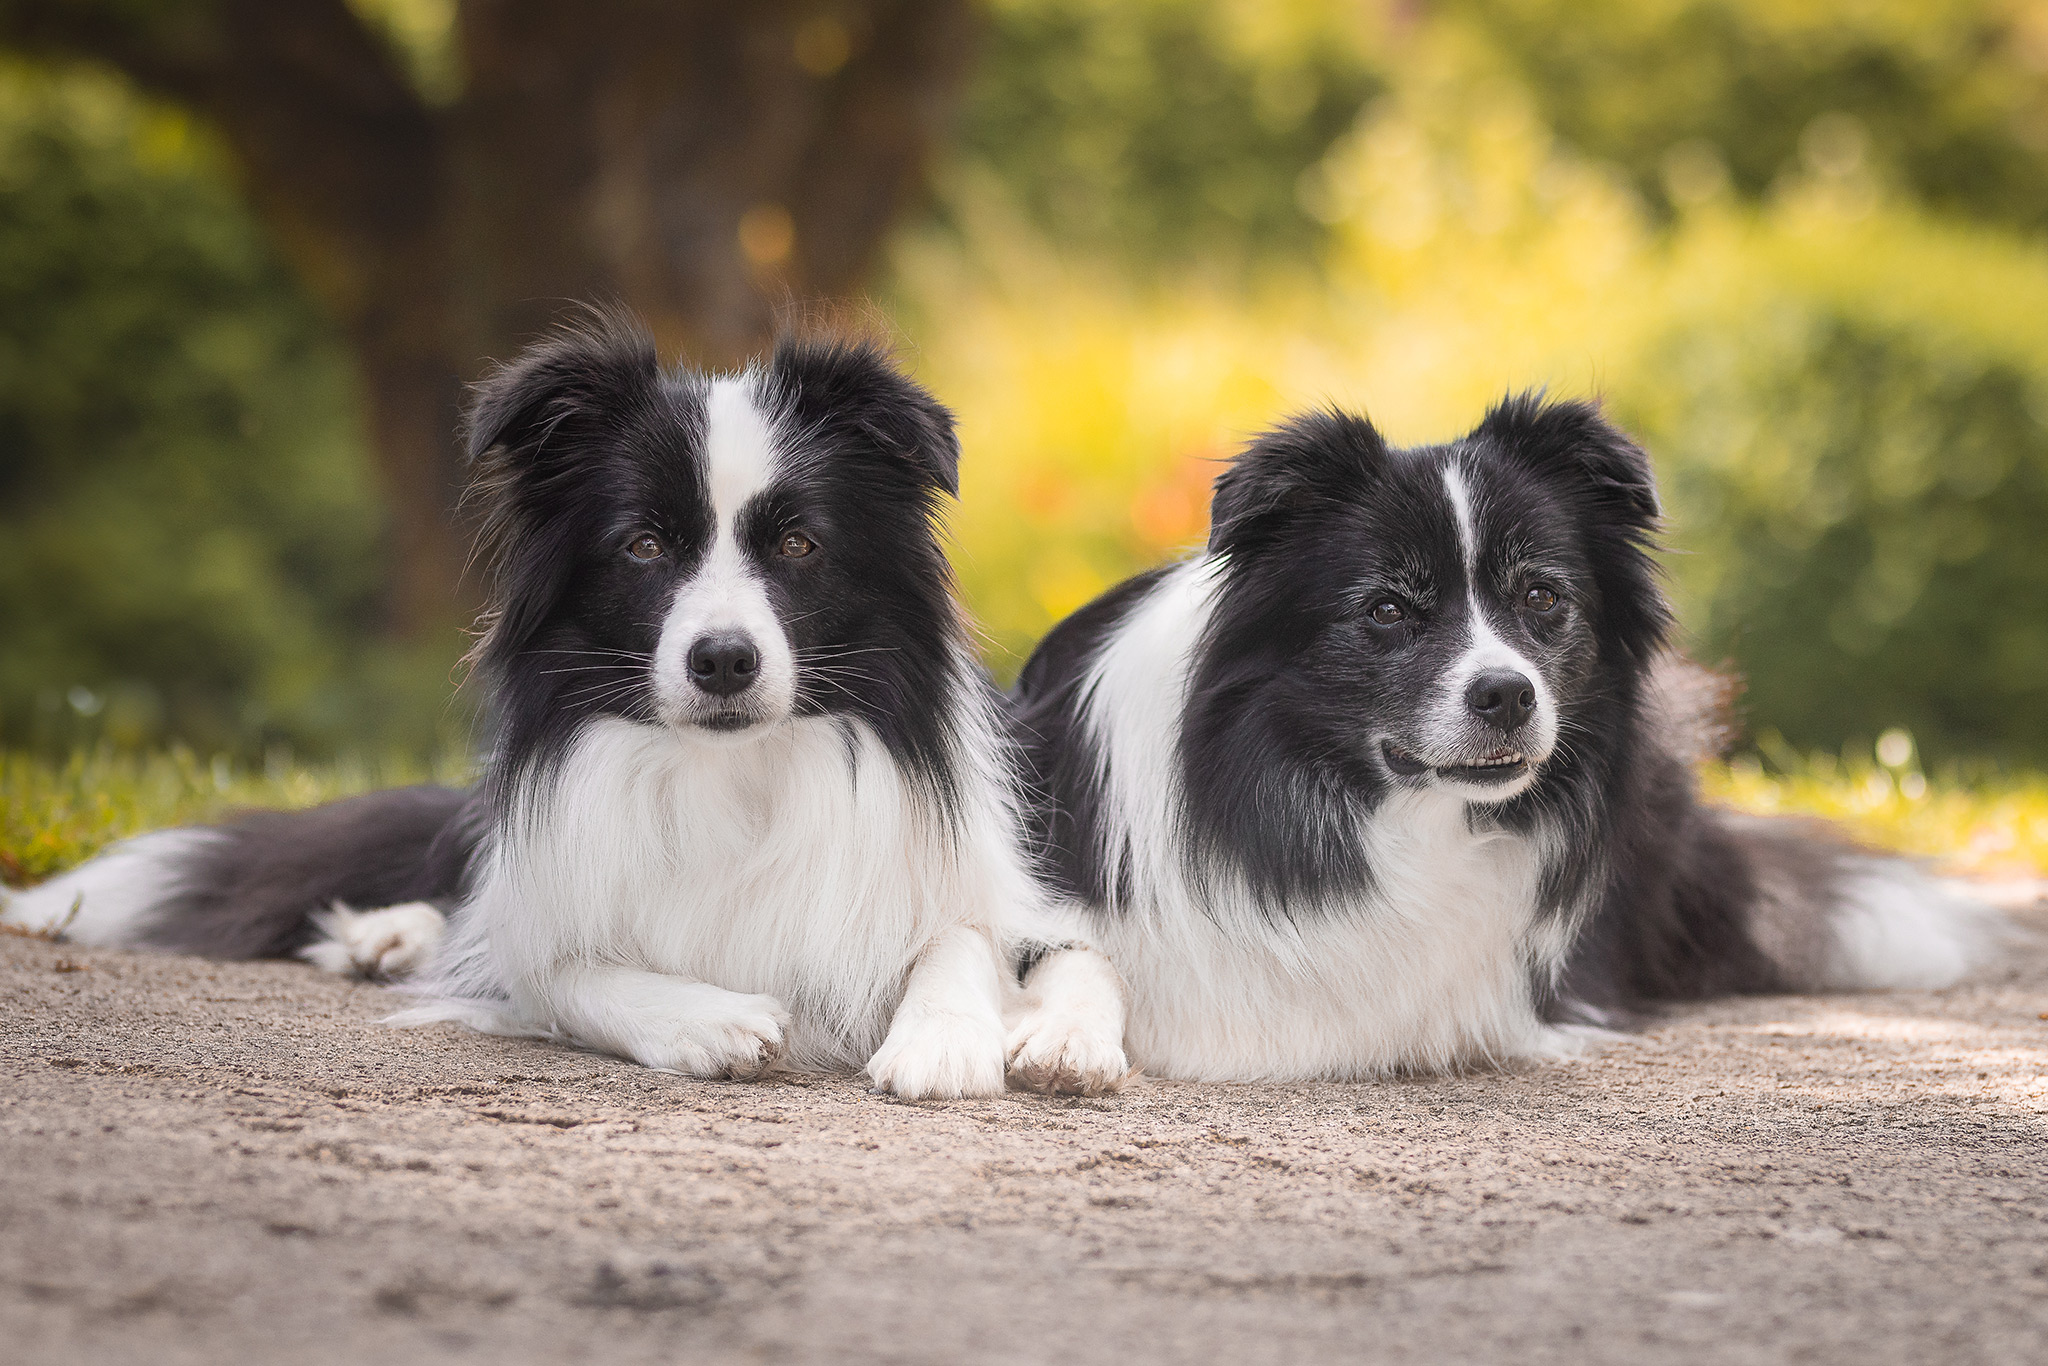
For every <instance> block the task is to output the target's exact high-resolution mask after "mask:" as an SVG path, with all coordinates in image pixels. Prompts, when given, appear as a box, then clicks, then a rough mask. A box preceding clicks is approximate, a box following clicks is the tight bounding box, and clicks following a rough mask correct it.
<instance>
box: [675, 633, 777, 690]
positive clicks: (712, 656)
mask: <svg viewBox="0 0 2048 1366" xmlns="http://www.w3.org/2000/svg"><path fill="white" fill-rule="evenodd" d="M760 674H761V652H760V651H759V650H757V649H755V648H754V642H753V639H752V638H751V637H749V636H747V635H745V634H744V633H742V632H739V631H718V632H714V633H712V634H710V635H706V636H699V637H698V638H697V643H696V644H694V645H692V646H691V647H690V681H691V682H692V683H694V684H696V685H697V686H698V687H699V688H702V689H703V690H704V691H705V692H708V693H710V694H711V695H712V696H713V697H731V696H733V695H734V694H735V693H742V692H745V691H746V690H747V689H748V688H751V687H753V686H754V680H755V679H756V678H758V677H760Z"/></svg>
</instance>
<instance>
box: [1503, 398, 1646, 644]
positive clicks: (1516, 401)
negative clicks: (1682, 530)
mask: <svg viewBox="0 0 2048 1366" xmlns="http://www.w3.org/2000/svg"><path fill="white" fill-rule="evenodd" d="M1469 439H1470V441H1471V442H1472V443H1473V444H1475V445H1478V446H1481V447H1483V448H1487V449H1489V450H1490V451H1491V453H1492V454H1493V455H1495V456H1496V457H1497V458H1501V459H1507V460H1514V461H1519V462H1521V464H1522V465H1523V466H1524V468H1527V469H1532V470H1534V471H1535V472H1536V473H1538V474H1539V475H1541V476H1543V477H1544V478H1546V479H1548V480H1551V481H1552V482H1553V485H1554V487H1556V488H1557V489H1558V490H1559V492H1561V493H1562V494H1563V495H1564V496H1566V497H1567V498H1569V499H1570V500H1571V502H1572V504H1573V505H1574V506H1575V507H1577V508H1579V509H1580V510H1581V513H1582V515H1581V519H1580V520H1581V525H1582V526H1583V527H1584V528H1585V530H1586V538H1587V549H1588V551H1589V552H1590V553H1591V554H1592V556H1593V567H1594V573H1595V575H1596V577H1597V578H1598V580H1599V582H1600V597H1601V608H1600V610H1601V611H1602V612H1603V613H1604V614H1605V615H1606V616H1607V618H1608V619H1609V621H1610V622H1611V624H1612V626H1613V630H1614V635H1615V638H1616V639H1617V640H1618V641H1619V642H1620V643H1621V645H1622V647H1623V648H1624V649H1625V650H1626V651H1627V652H1628V653H1629V654H1630V655H1632V656H1634V657H1635V658H1636V659H1638V660H1643V661H1647V660H1649V659H1650V658H1652V657H1653V656H1654V655H1655V653H1656V652H1657V651H1658V650H1659V649H1661V648H1662V647H1663V644H1664V639H1665V637H1666V636H1667V635H1668V634H1669V632H1670V629H1671V609H1670V607H1669V605H1668V604H1667V603H1666V602H1665V601H1664V594H1663V591H1662V588H1661V586H1660V585H1659V582H1658V573H1657V564H1656V560H1655V559H1654V558H1653V554H1654V552H1655V550H1656V548H1657V532H1658V529H1659V528H1660V527H1661V525H1662V516H1661V513H1660V511H1659V507H1658V502H1657V476H1656V474H1655V472H1654V471H1653V470H1652V469H1651V468H1650V457H1649V456H1648V455H1646V454H1644V452H1643V448H1642V447H1641V446H1638V445H1637V444H1636V443H1635V442H1633V441H1631V440H1630V439H1629V438H1628V437H1627V436H1626V435H1625V434H1623V433H1622V432H1621V431H1620V430H1619V429H1618V428H1616V427H1615V426H1614V425H1613V424H1612V423H1610V422H1609V421H1607V419H1606V418H1604V417H1602V416H1601V415H1600V409H1599V408H1598V407H1597V406H1595V405H1593V404H1591V403H1582V402H1576V401H1573V402H1560V403H1546V402H1545V401H1544V400H1543V396H1542V395H1541V394H1540V393H1525V394H1516V395H1514V396H1512V397H1510V398H1507V399H1503V400H1502V401H1501V402H1500V403H1499V404H1497V405H1496V406H1495V407H1494V409H1493V411H1492V412H1490V413H1488V414H1487V415H1486V420H1485V421H1484V422H1482V423H1480V424H1479V426H1478V428H1477V429H1475V430H1474V431H1473V433H1472V436H1471V438H1469Z"/></svg>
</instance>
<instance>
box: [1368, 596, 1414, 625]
mask: <svg viewBox="0 0 2048 1366" xmlns="http://www.w3.org/2000/svg"><path fill="white" fill-rule="evenodd" d="M1372 619H1373V620H1374V621H1376V622H1378V623H1379V624H1380V625H1382V626H1392V625H1394V624H1395V623H1396V622H1400V621H1406V620H1407V619H1408V614H1407V613H1406V612H1405V611H1403V610H1402V609H1401V604H1400V603H1398V602H1395V601H1394V600H1393V599H1392V598H1383V599H1381V600H1380V601H1379V602H1376V603H1374V604H1373V605H1372Z"/></svg>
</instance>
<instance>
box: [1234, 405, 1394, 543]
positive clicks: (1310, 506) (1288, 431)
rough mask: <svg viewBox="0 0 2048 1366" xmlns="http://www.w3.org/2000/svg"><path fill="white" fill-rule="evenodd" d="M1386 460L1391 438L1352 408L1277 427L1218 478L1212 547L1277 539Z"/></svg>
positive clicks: (1258, 440)
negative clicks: (1348, 411) (1352, 412)
mask: <svg viewBox="0 0 2048 1366" xmlns="http://www.w3.org/2000/svg"><path fill="white" fill-rule="evenodd" d="M1386 460H1387V443H1386V439H1385V438H1384V437H1382V436H1381V435H1380V434H1379V431H1378V429H1376V428H1375V427H1374V426H1373V425H1372V424H1371V423H1370V422H1367V421H1366V420H1365V419H1364V418H1362V417H1358V416H1356V415H1354V414H1351V413H1343V412H1338V411H1337V410H1336V409H1329V410H1327V411H1324V412H1317V413H1309V414H1307V415H1306V416H1303V417H1297V418H1294V419H1292V420H1290V421H1288V422H1286V423H1285V424H1283V425H1281V426H1279V427H1276V428H1274V429H1273V430H1272V431H1270V432H1267V433H1266V434H1265V435H1263V436H1261V437H1259V438H1258V439H1257V440H1255V441H1253V442H1252V444H1251V445H1249V446H1247V447H1246V448H1245V449H1244V451H1243V453H1242V454H1240V455H1239V456H1238V457H1237V459H1235V460H1233V461H1231V463H1230V468H1229V469H1227V470H1225V471H1224V472H1223V473H1222V474H1220V475H1218V476H1217V478H1216V496H1215V498H1214V499H1213V500H1212V501H1211V503H1210V505H1209V549H1210V551H1211V552H1213V553H1216V554H1226V555H1227V554H1236V555H1244V554H1248V553H1250V552H1252V551H1255V550H1257V549H1258V548H1260V547H1261V546H1264V545H1267V544H1270V543H1272V542H1273V541H1275V540H1277V539H1279V538H1280V537H1281V536H1283V535H1284V534H1285V533H1286V531H1287V530H1288V528H1289V527H1290V526H1291V525H1292V524H1293V523H1294V522H1295V521H1296V520H1297V519H1298V518H1300V517H1301V516H1303V515H1305V514H1307V513H1310V512H1313V511H1314V510H1316V509H1317V508H1320V507H1324V506H1327V505H1329V504H1330V503H1332V502H1334V501H1336V500H1337V499H1338V498H1339V497H1340V496H1341V495H1342V494H1344V493H1346V492H1350V491H1356V490H1357V489H1358V488H1359V487H1360V486H1361V485H1362V484H1363V483H1365V482H1366V481H1367V480H1369V479H1370V478H1371V477H1372V476H1373V475H1374V474H1376V473H1377V472H1379V471H1381V470H1383V469H1384V468H1385V467H1386Z"/></svg>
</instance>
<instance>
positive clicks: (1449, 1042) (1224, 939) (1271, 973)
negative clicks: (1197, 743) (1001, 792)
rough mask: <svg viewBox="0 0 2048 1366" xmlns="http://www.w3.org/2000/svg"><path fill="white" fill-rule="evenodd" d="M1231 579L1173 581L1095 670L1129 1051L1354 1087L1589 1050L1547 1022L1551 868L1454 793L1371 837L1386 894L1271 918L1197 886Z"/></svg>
mask: <svg viewBox="0 0 2048 1366" xmlns="http://www.w3.org/2000/svg"><path fill="white" fill-rule="evenodd" d="M1215 573H1216V565H1215V563H1214V562H1213V561H1211V560H1208V559H1206V558H1199V557H1198V558H1197V559H1195V560H1192V561H1190V562H1188V563H1186V564H1184V565H1182V566H1180V567H1179V568H1176V569H1174V570H1173V571H1171V572H1170V573H1169V574H1168V575H1167V576H1166V577H1165V578H1164V579H1163V580H1162V581H1161V582H1160V584H1159V585H1158V586H1157V587H1156V588H1155V589H1154V590H1153V591H1152V593H1150V594H1149V595H1148V596H1147V598H1146V599H1145V601H1144V602H1142V603H1141V604H1139V605H1138V606H1137V607H1136V608H1134V609H1133V611H1132V614H1131V615H1130V616H1129V617H1127V618H1126V620H1125V622H1124V624H1123V626H1122V627H1121V629H1119V631H1118V632H1117V633H1116V635H1115V636H1114V637H1113V638H1112V639H1111V640H1110V641H1109V642H1107V644H1106V645H1105V647H1104V648H1103V650H1102V651H1101V653H1100V654H1099V655H1098V657H1097V658H1096V660H1095V662H1094V664H1093V666H1092V668H1091V671H1090V674H1089V677H1088V679H1087V681H1086V684H1085V687H1086V694H1085V703H1084V714H1085V717H1086V721H1087V724H1088V726H1089V728H1090V730H1091V732H1092V734H1093V737H1094V740H1095V743H1096V745H1097V747H1098V752H1099V753H1100V754H1101V755H1102V757H1103V762H1104V765H1105V768H1106V772H1105V788H1104V794H1105V803H1104V805H1105V826H1106V828H1105V829H1104V831H1103V840H1104V853H1105V855H1106V856H1107V858H1108V860H1109V862H1110V865H1111V867H1110V871H1109V874H1108V878H1107V881H1108V884H1109V885H1110V886H1112V887H1116V886H1128V887H1130V888H1132V889H1133V892H1132V898H1131V900H1130V901H1129V902H1128V903H1126V904H1123V905H1119V906H1116V907H1113V908H1111V910H1110V912H1109V913H1108V914H1106V915H1104V916H1102V917H1100V919H1099V922H1098V924H1097V925H1096V927H1095V938H1096V942H1097V943H1098V944H1099V946H1100V947H1101V948H1102V950H1103V951H1104V952H1105V953H1106V954H1107V955H1108V957H1109V959H1110V961H1111V962H1113V963H1114V964H1115V965H1116V968H1117V971H1118V972H1120V973H1121V974H1122V976H1123V979H1124V981H1125V983H1126V984H1127V985H1128V987H1129V999H1128V1011H1129V1023H1128V1030H1127V1036H1126V1038H1127V1046H1128V1048H1129V1051H1130V1056H1131V1060H1132V1061H1133V1062H1134V1063H1136V1064H1137V1065H1138V1066H1139V1067H1141V1068H1143V1069H1144V1070H1146V1071H1148V1072H1152V1073H1155V1074H1158V1075H1162V1076H1168V1077H1178V1078H1187V1079H1191V1080H1250V1079H1297V1078H1347V1077H1369V1076H1377V1075H1383V1074H1385V1073H1388V1072H1393V1071H1398V1070H1405V1069H1440V1068H1446V1067H1452V1066H1456V1065H1459V1064H1461V1063H1467V1062H1481V1061H1489V1060H1499V1059H1503V1058H1510V1057H1524V1056H1555V1055H1557V1054H1558V1053H1560V1052H1569V1051H1573V1050H1574V1049H1575V1047H1576V1043H1575V1041H1574V1040H1573V1039H1571V1038H1568V1037H1566V1036H1565V1035H1564V1034H1562V1033H1561V1032H1560V1031H1558V1030H1555V1029H1551V1028H1549V1027H1546V1026H1545V1025H1544V1024H1543V1023H1542V1022H1541V1021H1540V1020H1539V1019H1538V1018H1537V1016H1536V1012H1535V1009H1534V1005H1533V1002H1532V999H1531V992H1530V986H1529V974H1530V970H1531V966H1532V964H1534V965H1540V966H1542V967H1548V966H1550V964H1549V962H1548V956H1549V955H1552V954H1554V953H1555V952H1556V946H1557V945H1558V943H1560V942H1561V940H1560V938H1559V937H1558V936H1556V935H1551V934H1545V933H1543V932H1541V931H1540V930H1539V929H1538V927H1537V925H1536V915H1535V913H1536V907H1537V902H1538V896H1537V893H1538V882H1539V873H1540V867H1541V862H1542V860H1541V857H1540V850H1539V849H1538V848H1537V846H1536V844H1535V842H1534V841H1533V840H1532V839H1529V838H1525V837H1522V836H1518V835H1513V834H1508V833H1504V832H1500V831H1497V830H1485V829H1482V830H1478V831H1475V830H1474V829H1473V828H1472V823H1471V821H1470V819H1469V811H1468V806H1467V804H1466V802H1465V801H1464V800H1462V799H1461V798H1460V797H1458V796H1457V794H1455V793H1453V792H1449V791H1446V790H1444V787H1443V785H1438V786H1436V787H1432V788H1430V789H1424V790H1419V791H1417V790H1406V791H1399V792H1396V793H1395V794H1394V795H1393V796H1391V797H1389V798H1388V799H1387V800H1386V801H1385V802H1384V803H1383V804H1382V805H1381V806H1380V808H1379V809H1378V810H1377V811H1376V812H1375V813H1374V815H1373V816H1372V817H1371V819H1370V822H1369V823H1368V824H1367V825H1366V827H1365V835H1366V838H1367V840H1368V846H1369V853H1370V858H1371V861H1372V866H1373V869H1374V874H1375V881H1374V888H1373V890H1372V891H1371V892H1370V893H1367V894H1363V895H1360V896H1359V897H1357V898H1356V899H1355V900H1349V901H1345V902H1342V903H1339V904H1329V905H1322V906H1317V907H1313V908H1311V907H1299V908H1295V909H1296V914H1295V915H1294V916H1293V918H1292V919H1291V920H1279V919H1269V918H1267V917H1266V916H1264V915H1263V914H1262V913H1261V911H1260V908H1259V907H1258V906H1257V905H1256V903H1255V900H1254V898H1253V896H1252V895H1251V893H1250V891H1249V890H1248V889H1245V888H1243V887H1241V886H1235V885H1233V882H1232V876H1233V875H1232V874H1231V873H1230V872H1229V871H1228V870H1227V869H1222V868H1217V869H1212V870H1211V872H1210V877H1209V879H1208V882H1209V894H1208V895H1204V894H1203V892H1202V890H1201V889H1198V888H1196V887H1195V886H1193V885H1192V883H1191V880H1190V878H1189V875H1188V871H1187V868H1186V866H1185V863H1184V858H1185V854H1184V847H1185V846H1184V844H1183V841H1182V838H1181V834H1180V831H1181V826H1180V820H1179V812H1180V801H1181V798H1180V783H1181V777H1180V764H1179V753H1178V744H1179V726H1180V717H1181V713H1182V709H1183V706H1184V703H1185V700H1186V694H1187V684H1188V672H1189V667H1190V661H1191V654H1192V651H1193V649H1194V648H1195V646H1196V643H1197V641H1198V640H1199V638H1200V636H1201V634H1202V626H1203V624H1204V622H1205V620H1206V618H1207V615H1208V613H1209V611H1210V609H1211V604H1212V599H1213V589H1214V582H1215Z"/></svg>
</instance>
